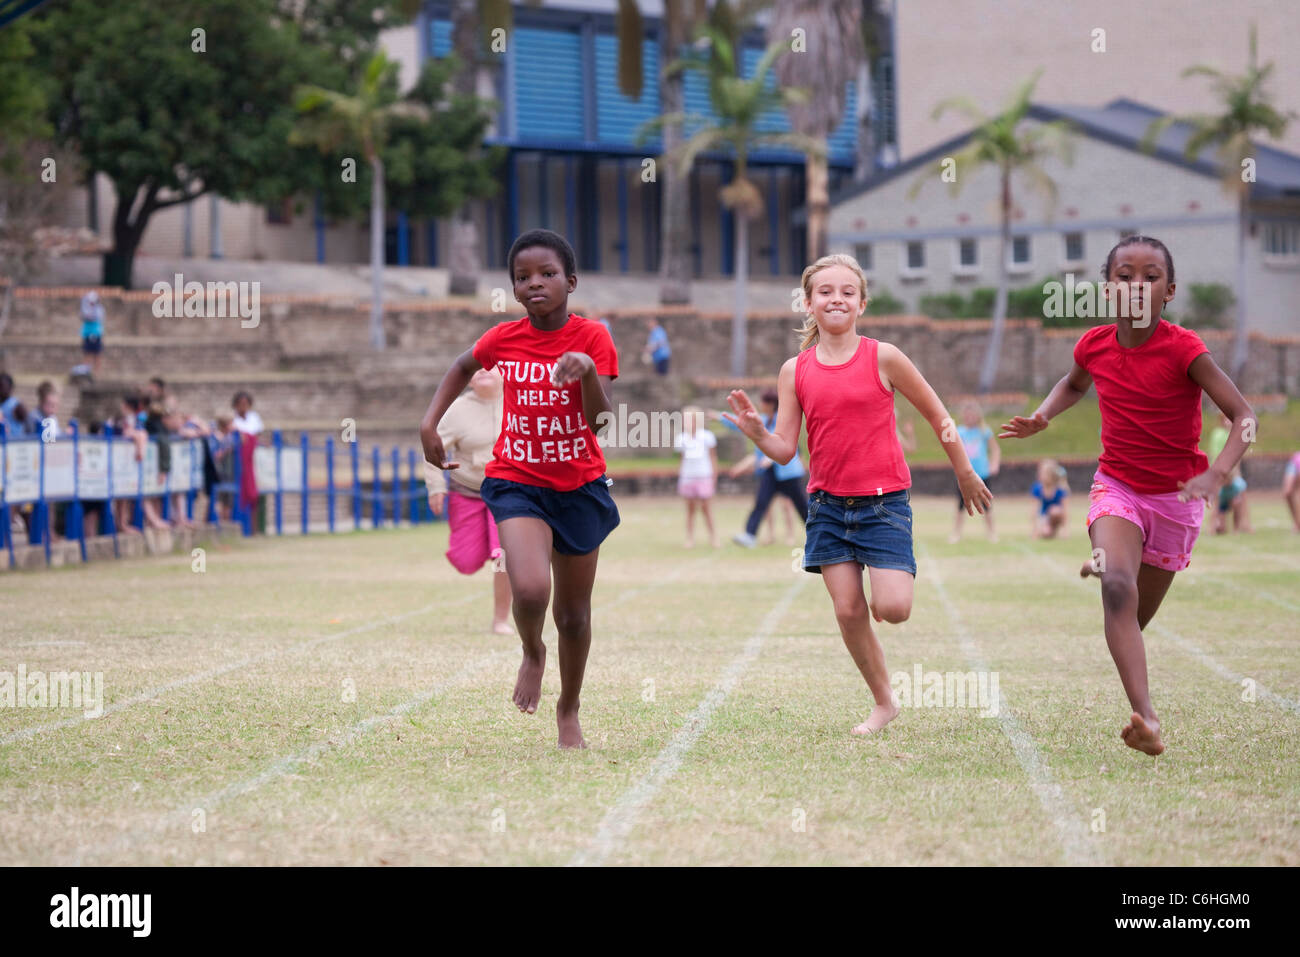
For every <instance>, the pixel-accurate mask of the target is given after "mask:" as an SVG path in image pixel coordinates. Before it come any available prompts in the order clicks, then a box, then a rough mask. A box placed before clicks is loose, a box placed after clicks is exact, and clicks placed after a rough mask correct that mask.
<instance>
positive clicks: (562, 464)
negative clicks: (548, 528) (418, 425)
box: [473, 313, 618, 492]
mask: <svg viewBox="0 0 1300 957" xmlns="http://www.w3.org/2000/svg"><path fill="white" fill-rule="evenodd" d="M566 352H583V353H586V354H587V355H589V356H591V359H592V361H593V362H594V363H595V365H596V374H597V375H607V376H609V377H610V378H617V377H618V353H617V352H616V351H615V350H614V340H613V339H611V338H610V335H609V330H607V329H606V328H605V327H604V326H602V325H601V324H600V323H598V322H593V321H592V320H590V319H586V318H584V317H582V316H578V315H574V314H572V313H570V314H569V319H568V321H567V322H566V323H565V324H564V325H563V326H561V327H560V328H559V329H554V330H551V331H549V332H547V331H544V330H541V329H538V328H537V327H536V326H534V325H533V324H532V322H531V321H529V319H528V317H527V316H525V317H524V318H522V319H516V320H514V321H511V322H503V323H501V324H499V325H496V326H493V327H492V328H491V329H489V330H488V331H487V332H485V333H483V335H482V336H481V337H480V338H479V340H478V342H476V343H475V344H474V349H473V355H474V358H475V359H476V360H477V361H478V363H479V364H480V365H482V366H483V368H485V369H491V368H492V367H493V366H495V367H496V369H497V371H498V372H500V373H501V375H502V376H503V377H504V379H505V395H504V400H503V403H502V405H503V409H502V412H503V418H502V422H501V435H500V436H499V437H498V438H497V444H496V446H495V447H494V449H493V456H494V457H493V460H492V461H491V462H489V463H488V464H487V467H486V468H485V469H484V474H485V475H486V476H487V477H488V478H500V479H507V480H509V481H511V482H520V483H522V484H524V485H539V486H542V487H544V488H551V489H555V490H556V491H557V492H568V491H571V490H573V489H575V488H578V487H579V486H581V485H585V484H587V483H588V482H590V481H593V480H594V479H598V478H600V477H601V476H602V475H604V474H605V456H604V455H603V454H602V453H601V451H600V446H599V445H598V444H597V443H596V435H595V433H594V432H593V431H592V429H591V425H590V424H589V423H588V422H587V421H586V418H585V417H584V416H583V414H582V384H581V383H580V382H570V383H569V384H568V385H567V386H564V387H563V388H556V387H555V386H553V385H552V384H551V371H552V370H553V369H554V368H555V362H556V360H557V359H559V358H560V356H561V355H563V354H564V353H566Z"/></svg>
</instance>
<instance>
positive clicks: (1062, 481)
mask: <svg viewBox="0 0 1300 957" xmlns="http://www.w3.org/2000/svg"><path fill="white" fill-rule="evenodd" d="M1044 472H1046V473H1047V482H1046V483H1045V484H1044V488H1043V491H1046V490H1047V489H1048V488H1063V489H1065V490H1066V492H1069V491H1070V482H1069V477H1068V475H1067V474H1066V471H1065V467H1064V466H1063V465H1061V463H1060V462H1058V461H1056V459H1043V460H1042V461H1041V462H1039V463H1038V480H1039V481H1040V482H1042V481H1043V473H1044Z"/></svg>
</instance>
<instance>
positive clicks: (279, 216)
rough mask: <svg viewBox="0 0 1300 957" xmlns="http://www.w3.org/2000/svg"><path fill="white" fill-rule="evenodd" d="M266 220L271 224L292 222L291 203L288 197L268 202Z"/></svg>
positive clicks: (284, 224) (279, 224)
mask: <svg viewBox="0 0 1300 957" xmlns="http://www.w3.org/2000/svg"><path fill="white" fill-rule="evenodd" d="M266 221H267V222H268V223H270V224H271V225H272V226H288V225H289V224H290V223H292V222H293V203H292V202H291V201H290V200H289V199H288V197H286V198H284V199H282V200H280V201H279V202H278V203H268V204H267V207H266Z"/></svg>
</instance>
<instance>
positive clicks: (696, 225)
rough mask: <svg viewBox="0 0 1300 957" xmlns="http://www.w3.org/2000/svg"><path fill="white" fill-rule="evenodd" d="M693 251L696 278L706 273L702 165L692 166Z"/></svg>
mask: <svg viewBox="0 0 1300 957" xmlns="http://www.w3.org/2000/svg"><path fill="white" fill-rule="evenodd" d="M690 190H691V251H692V252H693V253H694V254H695V278H696V279H699V278H700V276H701V275H702V274H703V272H704V248H703V245H702V244H701V243H700V164H699V163H695V164H693V165H692V166H691V173H690Z"/></svg>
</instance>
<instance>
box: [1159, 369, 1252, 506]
mask: <svg viewBox="0 0 1300 957" xmlns="http://www.w3.org/2000/svg"><path fill="white" fill-rule="evenodd" d="M1187 374H1188V375H1189V376H1191V379H1192V381H1193V382H1195V383H1196V384H1197V385H1199V386H1200V387H1201V388H1202V389H1204V390H1205V394H1206V395H1208V396H1209V397H1210V398H1211V399H1212V400H1213V401H1214V404H1215V405H1217V406H1218V407H1219V408H1220V409H1221V410H1222V411H1223V413H1224V414H1225V415H1227V416H1229V417H1230V418H1231V419H1232V428H1231V429H1230V430H1229V431H1228V441H1227V442H1225V443H1224V445H1223V449H1222V450H1221V451H1220V452H1219V454H1218V456H1217V457H1216V458H1215V460H1214V461H1213V462H1211V463H1210V467H1209V469H1207V470H1206V471H1204V472H1202V473H1201V474H1200V475H1193V476H1192V477H1191V478H1190V479H1188V480H1187V481H1186V482H1179V483H1178V487H1179V488H1180V489H1181V491H1180V492H1179V493H1178V498H1179V499H1180V500H1182V501H1184V502H1187V501H1190V500H1191V499H1194V498H1203V499H1205V500H1206V501H1207V502H1208V501H1210V500H1211V496H1212V495H1214V494H1215V493H1217V492H1218V491H1219V488H1220V487H1221V486H1222V485H1223V484H1224V483H1225V482H1226V481H1228V475H1229V473H1231V472H1232V470H1233V469H1234V468H1236V467H1237V463H1238V462H1240V461H1241V457H1242V456H1243V455H1245V454H1246V449H1247V447H1248V446H1249V445H1250V443H1251V442H1253V441H1254V439H1255V430H1256V429H1257V428H1258V427H1259V420H1257V419H1256V418H1255V410H1254V409H1252V408H1251V407H1250V403H1249V402H1247V401H1246V398H1245V396H1243V395H1242V394H1241V392H1240V390H1239V389H1238V388H1237V386H1236V384H1235V383H1234V382H1233V381H1232V380H1231V379H1229V378H1228V375H1227V373H1225V372H1224V371H1223V370H1222V369H1220V368H1219V365H1218V363H1216V362H1215V361H1214V357H1213V356H1211V355H1210V354H1209V353H1208V352H1202V353H1201V354H1200V355H1199V356H1197V357H1196V358H1195V359H1193V360H1192V364H1191V365H1190V366H1188V367H1187Z"/></svg>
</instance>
